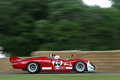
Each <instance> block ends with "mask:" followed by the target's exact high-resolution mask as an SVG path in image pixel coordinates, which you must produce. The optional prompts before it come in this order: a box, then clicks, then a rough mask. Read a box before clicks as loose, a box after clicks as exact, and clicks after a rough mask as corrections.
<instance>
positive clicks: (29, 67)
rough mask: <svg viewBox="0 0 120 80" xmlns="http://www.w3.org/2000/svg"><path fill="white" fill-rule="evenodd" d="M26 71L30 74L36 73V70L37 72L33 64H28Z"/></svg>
mask: <svg viewBox="0 0 120 80" xmlns="http://www.w3.org/2000/svg"><path fill="white" fill-rule="evenodd" d="M28 70H29V71H30V72H36V70H37V65H36V64H35V63H30V64H29V65H28Z"/></svg>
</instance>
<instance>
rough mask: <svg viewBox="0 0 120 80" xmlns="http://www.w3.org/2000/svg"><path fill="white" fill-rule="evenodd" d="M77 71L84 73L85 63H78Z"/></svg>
mask: <svg viewBox="0 0 120 80" xmlns="http://www.w3.org/2000/svg"><path fill="white" fill-rule="evenodd" d="M76 69H77V71H79V72H82V71H84V69H85V65H84V64H83V63H78V64H77V65H76Z"/></svg>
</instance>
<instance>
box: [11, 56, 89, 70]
mask: <svg viewBox="0 0 120 80" xmlns="http://www.w3.org/2000/svg"><path fill="white" fill-rule="evenodd" d="M77 61H83V62H85V63H86V65H87V63H88V61H87V60H84V59H71V60H64V59H50V58H48V57H35V58H26V59H20V58H18V57H10V62H11V63H12V66H13V68H18V69H24V70H26V66H27V64H28V63H30V62H36V63H38V64H39V65H40V71H72V69H73V66H74V64H75V63H76V62H77ZM58 63H60V64H59V65H57V64H58Z"/></svg>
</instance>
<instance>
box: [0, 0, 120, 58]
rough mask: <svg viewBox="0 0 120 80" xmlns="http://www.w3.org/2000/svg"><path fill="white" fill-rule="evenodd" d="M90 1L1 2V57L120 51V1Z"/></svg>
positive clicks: (3, 0) (14, 0) (27, 0)
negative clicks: (47, 52)
mask: <svg viewBox="0 0 120 80" xmlns="http://www.w3.org/2000/svg"><path fill="white" fill-rule="evenodd" d="M88 1H89V2H88ZM90 1H91V2H92V0H84V1H82V0H0V46H1V47H0V53H2V54H6V55H7V56H9V55H12V56H29V55H30V53H31V52H33V51H50V50H51V51H59V50H82V51H86V50H89V51H90V50H92V51H94V50H99V51H101V50H120V0H108V1H109V2H108V3H109V4H108V6H102V5H100V4H97V3H96V5H94V4H92V3H90ZM93 1H95V0H93ZM96 1H97V2H98V1H99V2H101V1H102V2H101V4H102V3H103V4H104V3H105V2H104V0H96ZM87 2H88V3H87ZM99 2H98V3H99ZM87 4H89V5H87ZM99 5H100V6H99ZM2 56H5V55H2Z"/></svg>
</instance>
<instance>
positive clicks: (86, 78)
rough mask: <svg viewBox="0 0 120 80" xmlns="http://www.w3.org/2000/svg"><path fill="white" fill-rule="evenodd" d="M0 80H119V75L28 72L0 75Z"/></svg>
mask: <svg viewBox="0 0 120 80" xmlns="http://www.w3.org/2000/svg"><path fill="white" fill-rule="evenodd" d="M0 80H120V75H114V74H113V75H112V74H110V75H103V74H102V75H101V74H78V75H71V74H70V75H66V74H65V75H64V74H62V75H59V74H57V75H56V74H49V75H46V74H30V75H0Z"/></svg>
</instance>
